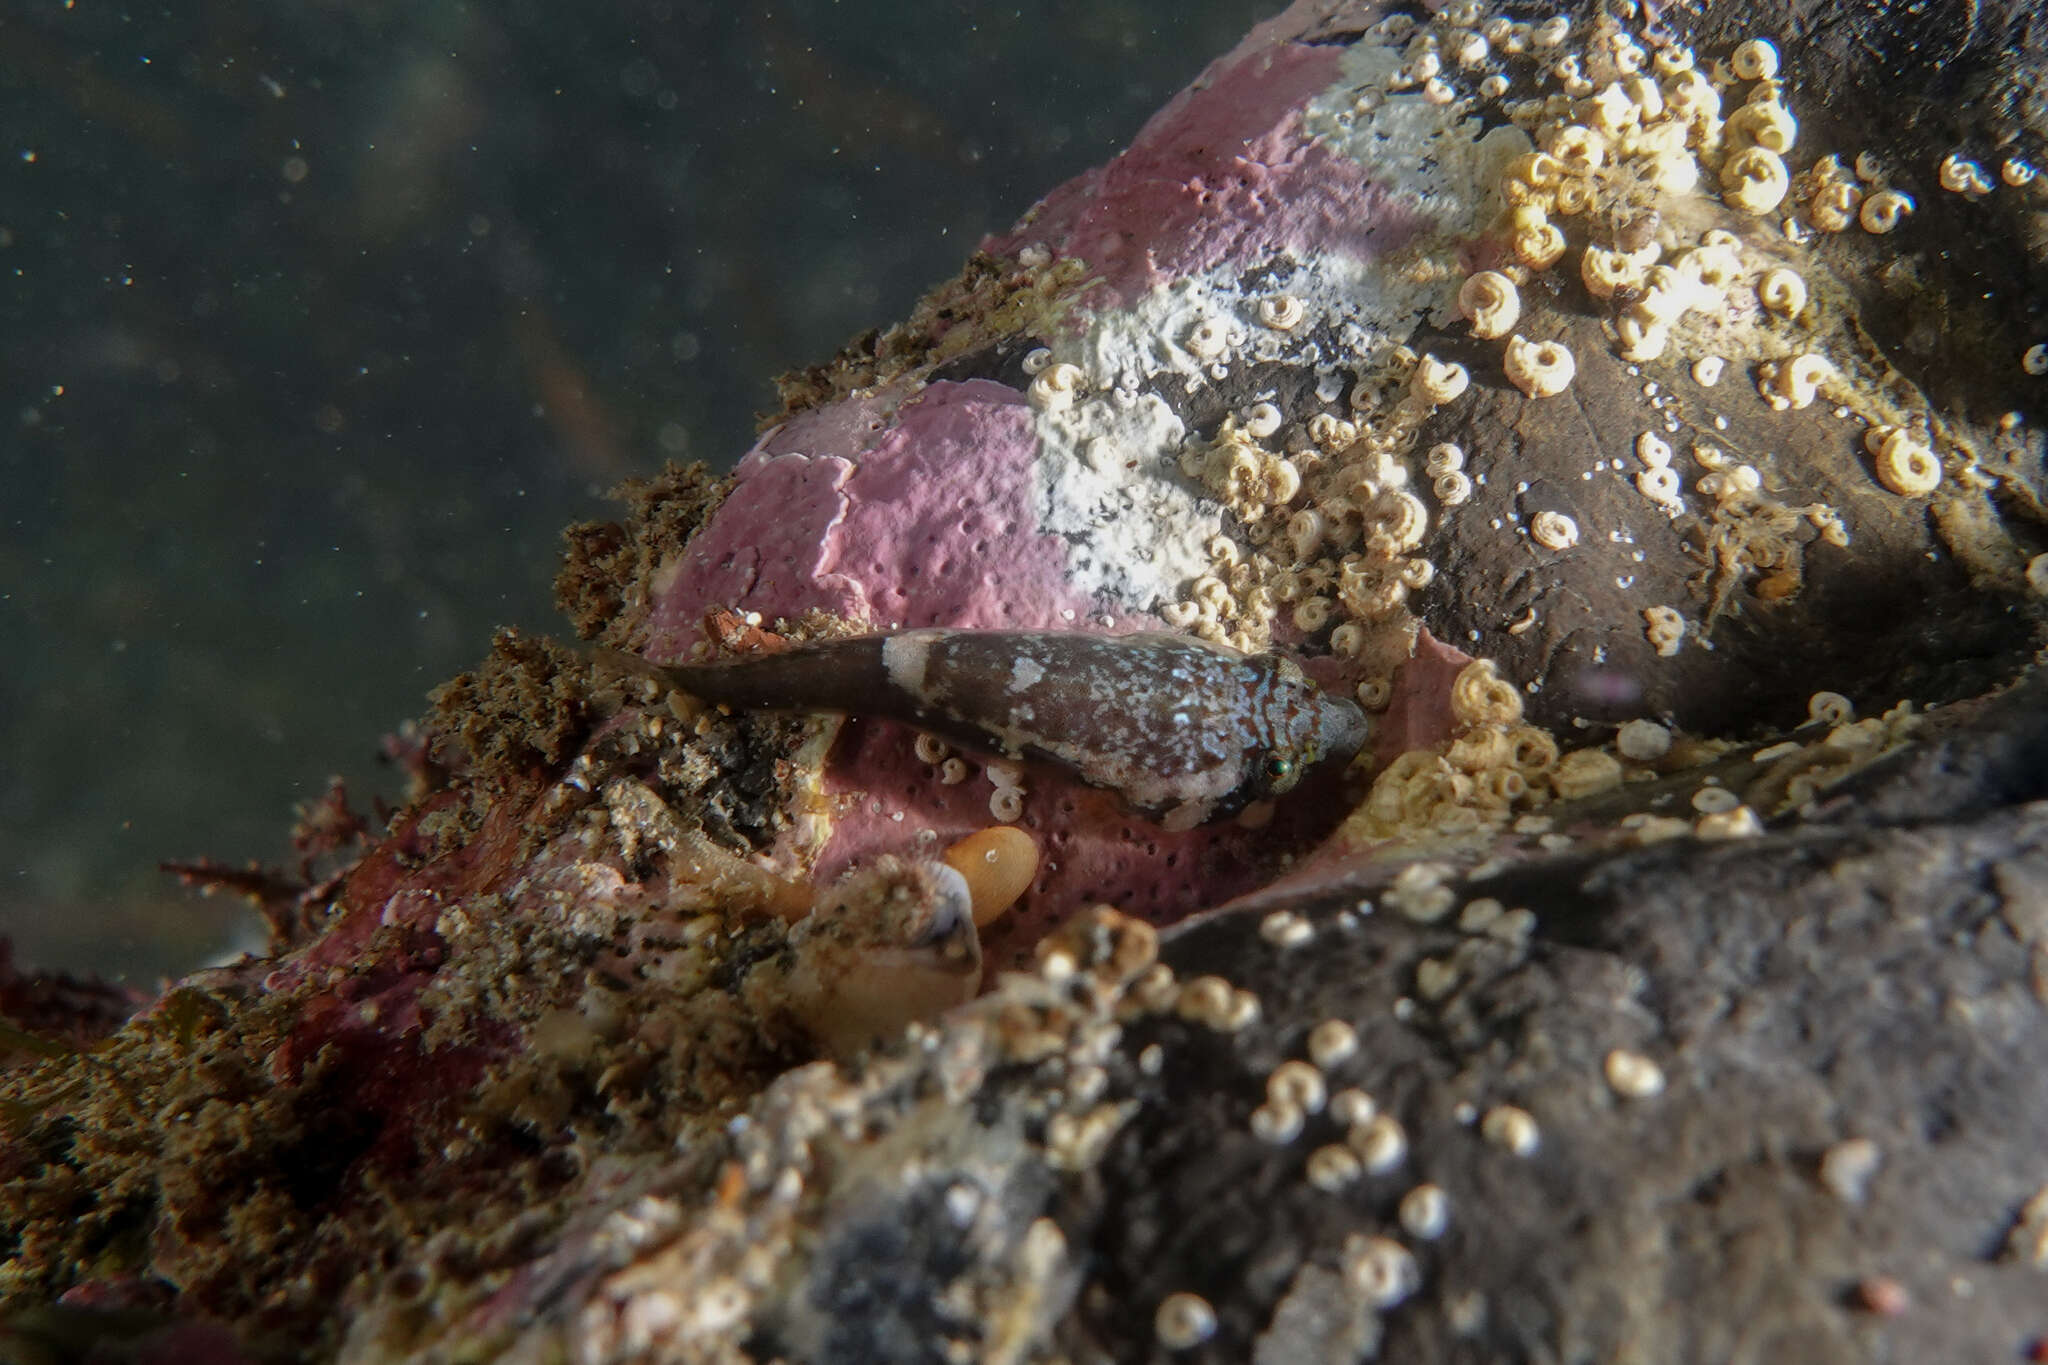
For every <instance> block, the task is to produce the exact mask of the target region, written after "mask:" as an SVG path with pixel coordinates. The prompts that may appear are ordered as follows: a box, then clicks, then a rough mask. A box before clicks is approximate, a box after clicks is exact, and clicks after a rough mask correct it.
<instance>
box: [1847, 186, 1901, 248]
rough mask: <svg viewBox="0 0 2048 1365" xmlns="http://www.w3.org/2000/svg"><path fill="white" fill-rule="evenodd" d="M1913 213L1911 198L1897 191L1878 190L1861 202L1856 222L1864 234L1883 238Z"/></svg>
mask: <svg viewBox="0 0 2048 1365" xmlns="http://www.w3.org/2000/svg"><path fill="white" fill-rule="evenodd" d="M1912 211H1913V200H1912V198H1911V196H1909V195H1905V194H1901V193H1900V192H1899V191H1897V190H1879V191H1877V193H1875V194H1873V195H1871V196H1870V197H1869V198H1867V199H1865V200H1864V201H1863V207H1862V208H1861V209H1860V210H1858V211H1857V214H1856V221H1857V222H1859V223H1861V224H1862V225H1863V230H1864V231H1865V232H1869V233H1874V234H1876V235H1878V236H1880V237H1881V236H1883V235H1884V234H1885V233H1887V232H1890V231H1891V230H1892V229H1893V228H1895V227H1897V226H1898V225H1899V222H1900V220H1902V219H1903V218H1904V217H1905V216H1906V215H1907V214H1909V213H1911V212H1912Z"/></svg>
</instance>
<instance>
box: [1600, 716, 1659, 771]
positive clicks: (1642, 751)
mask: <svg viewBox="0 0 2048 1365" xmlns="http://www.w3.org/2000/svg"><path fill="white" fill-rule="evenodd" d="M1614 747H1615V749H1616V750H1617V751H1618V752H1619V753H1620V754H1621V756H1622V757H1623V758H1627V759H1633V760H1634V761H1636V762H1638V763H1652V762H1655V761H1656V760H1657V759H1660V758H1662V757H1664V755H1666V754H1668V753H1670V752H1671V732H1670V731H1669V730H1667V729H1665V728H1664V727H1663V726H1661V725H1659V724H1658V723H1657V722H1656V721H1654V720H1632V721H1629V722H1628V723H1627V724H1625V725H1623V726H1622V727H1621V729H1619V730H1618V731H1616V732H1615V735H1614Z"/></svg>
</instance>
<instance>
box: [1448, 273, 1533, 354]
mask: <svg viewBox="0 0 2048 1365" xmlns="http://www.w3.org/2000/svg"><path fill="white" fill-rule="evenodd" d="M1458 307H1459V309H1460V310H1461V311H1463V313H1464V314H1465V316H1466V317H1468V318H1470V319H1471V320H1472V335H1473V336H1476V337H1485V338H1488V339H1491V338H1493V337H1504V336H1506V335H1507V334H1508V333H1509V332H1511V331H1513V330H1514V326H1515V321H1516V319H1518V318H1520V317H1521V316H1522V296H1521V293H1520V291H1518V290H1517V289H1516V288H1515V282H1514V281H1513V280H1511V279H1509V278H1508V277H1507V276H1505V275H1503V274H1501V273H1500V272H1499V271H1498V270H1482V271H1480V272H1479V273H1478V274H1476V275H1474V276H1472V277H1471V278H1470V279H1468V280H1466V281H1465V283H1464V284H1463V285H1462V286H1460V287H1459V289H1458Z"/></svg>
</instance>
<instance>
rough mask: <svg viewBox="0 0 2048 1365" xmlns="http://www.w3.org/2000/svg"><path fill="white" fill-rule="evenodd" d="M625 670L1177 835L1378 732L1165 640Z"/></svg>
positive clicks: (1070, 638) (970, 641) (1215, 650)
mask: <svg viewBox="0 0 2048 1365" xmlns="http://www.w3.org/2000/svg"><path fill="white" fill-rule="evenodd" d="M601 652H602V653H605V654H611V655H616V652H615V651H601ZM615 662H617V663H619V664H620V665H621V666H623V667H627V668H630V669H632V670H633V671H635V672H639V673H641V674H643V675H646V676H651V677H654V678H656V679H658V680H660V681H662V682H665V683H666V684H667V685H668V686H669V687H672V688H674V689H676V690H678V691H681V692H685V693H688V694H690V695H691V696H695V697H698V698H700V699H702V700H703V701H706V702H709V703H712V704H723V705H725V706H728V707H730V708H732V709H735V710H773V711H821V712H839V713H842V714H846V715H854V716H878V717H884V718H887V719H889V720H895V721H900V722H902V723H904V724H906V725H910V726H914V727H916V728H918V729H921V730H924V731H926V732H928V733H930V734H933V735H936V736H938V737H939V738H941V739H943V740H946V741H947V742H949V743H952V744H955V745H957V746H959V747H961V748H963V749H969V750H974V751H977V752H980V753H985V754H992V755H995V756H997V757H1000V758H1005V759H1025V760H1031V761H1034V762H1039V763H1045V764H1049V765H1051V766H1053V767H1056V768H1060V769H1063V770H1064V771H1066V772H1068V773H1071V774H1073V775H1074V776H1075V777H1078V778H1079V779H1080V780H1081V781H1083V782H1086V783H1088V784H1089V785H1091V786H1095V787H1100V788H1103V789H1106V790H1108V791H1111V792H1114V793H1116V794H1117V795H1118V796H1120V797H1121V798H1123V800H1124V803H1125V804H1126V805H1127V806H1129V807H1130V808H1131V809H1132V810H1134V811H1136V812H1138V813H1139V814H1141V815H1143V816H1145V817H1146V818H1148V819H1150V820H1153V821H1154V822H1155V823H1157V824H1159V825H1160V826H1161V827H1162V828H1164V829H1166V830H1169V831H1179V830H1187V829H1192V828H1194V827H1195V826H1197V825H1200V824H1203V823H1206V822H1207V821H1210V820H1216V819H1221V818H1223V817H1225V816H1229V815H1235V814H1237V813H1238V812H1240V811H1242V810H1244V809H1245V807H1247V806H1249V805H1251V804H1252V803H1254V802H1260V801H1268V800H1271V799H1273V798H1274V797H1278V796H1281V795H1284V794H1285V793H1287V792H1289V791H1291V790H1292V789H1293V788H1294V787H1295V786H1296V785H1297V784H1299V783H1300V782H1301V780H1302V779H1303V778H1304V777H1306V776H1307V775H1308V774H1309V773H1310V772H1311V771H1313V770H1315V769H1316V768H1318V767H1321V766H1322V765H1324V764H1326V763H1332V764H1334V763H1337V762H1340V761H1341V762H1349V761H1350V759H1351V758H1352V757H1353V756H1354V755H1356V754H1357V753H1358V751H1359V749H1360V748H1362V747H1363V746H1364V744H1365V742H1366V740H1367V739H1368V738H1369V736H1370V733H1371V723H1370V721H1369V720H1368V718H1367V716H1366V714H1365V712H1364V710H1363V709H1361V708H1360V707H1359V706H1358V705H1357V704H1356V703H1354V702H1352V701H1351V700H1349V699H1348V698H1344V697H1338V696H1333V695H1331V694H1329V693H1327V692H1325V691H1323V690H1322V689H1321V688H1320V687H1318V686H1317V685H1316V684H1315V683H1314V682H1313V681H1312V680H1311V679H1310V678H1309V677H1308V676H1307V675H1306V674H1305V673H1304V672H1303V671H1302V669H1301V665H1300V664H1298V663H1296V662H1295V661H1294V660H1292V659H1290V658H1288V657H1286V656H1285V655H1282V654H1277V653H1266V654H1244V653H1240V652H1239V651H1237V650H1234V649H1230V648H1228V647H1226V646H1223V645H1216V644H1211V643H1209V642H1208V641H1205V640H1199V639H1195V638H1192V637H1190V636H1185V635H1171V634H1164V633H1142V634H1132V635H1103V634H1097V633H1094V632H1089V631H1012V630H966V629H945V628H936V629H934V628H926V629H916V630H899V631H888V632H882V633H878V634H871V635H856V636H847V637H843V638H840V639H833V640H818V641H814V642H810V643H806V644H798V645H792V646H790V647H788V648H786V649H783V650H779V651H777V652H775V653H760V654H752V655H746V656H742V657H738V658H731V659H723V660H713V661H706V662H701V663H681V664H655V663H652V662H650V661H648V660H644V659H641V658H640V657H639V656H637V655H624V656H617V657H616V658H615Z"/></svg>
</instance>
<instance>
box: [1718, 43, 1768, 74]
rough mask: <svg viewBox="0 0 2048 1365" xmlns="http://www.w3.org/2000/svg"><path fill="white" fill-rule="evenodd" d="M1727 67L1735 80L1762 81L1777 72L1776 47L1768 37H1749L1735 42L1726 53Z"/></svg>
mask: <svg viewBox="0 0 2048 1365" xmlns="http://www.w3.org/2000/svg"><path fill="white" fill-rule="evenodd" d="M1728 69H1729V70H1730V71H1733V72H1734V73H1735V78H1736V79H1737V80H1744V81H1764V80H1769V79H1771V78H1772V77H1773V76H1776V75H1777V74H1778V49H1777V46H1776V45H1775V44H1773V43H1772V42H1771V40H1770V39H1768V38H1751V39H1750V40H1749V41H1748V42H1744V43H1738V44H1736V47H1735V50H1734V51H1733V52H1731V53H1729V54H1728Z"/></svg>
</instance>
